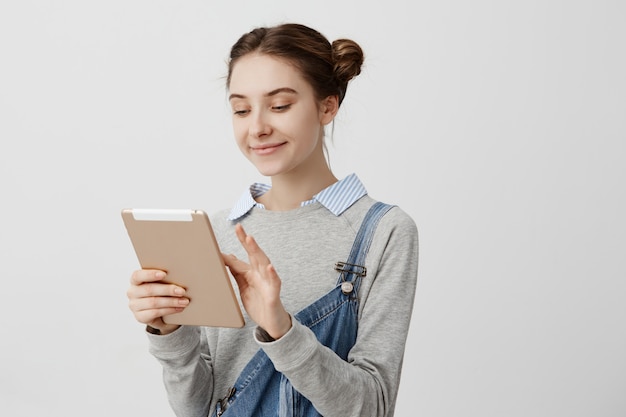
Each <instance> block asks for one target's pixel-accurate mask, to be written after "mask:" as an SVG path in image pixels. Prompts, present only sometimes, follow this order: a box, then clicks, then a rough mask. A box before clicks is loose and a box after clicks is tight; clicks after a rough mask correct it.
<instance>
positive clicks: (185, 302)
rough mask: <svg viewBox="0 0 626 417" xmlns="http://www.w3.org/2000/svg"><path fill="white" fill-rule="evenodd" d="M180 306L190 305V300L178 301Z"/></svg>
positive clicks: (182, 299)
mask: <svg viewBox="0 0 626 417" xmlns="http://www.w3.org/2000/svg"><path fill="white" fill-rule="evenodd" d="M178 304H180V305H181V306H186V305H187V304H189V299H188V298H181V299H180V300H178Z"/></svg>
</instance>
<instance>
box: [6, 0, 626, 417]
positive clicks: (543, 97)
mask: <svg viewBox="0 0 626 417" xmlns="http://www.w3.org/2000/svg"><path fill="white" fill-rule="evenodd" d="M214 3H217V4H214ZM625 12H626V6H625V5H624V3H623V2H620V1H602V0H595V1H591V0H589V1H557V0H544V1H536V0H531V1H524V2H521V1H520V2H507V1H496V0H491V1H489V0H479V1H473V2H465V1H437V2H434V1H433V2H422V1H417V2H409V1H407V2H401V1H385V2H373V1H372V2H364V1H342V2H338V1H324V0H318V1H315V2H294V1H276V2H271V3H262V2H258V1H238V2H209V1H191V0H185V1H163V0H150V1H148V0H146V1H139V0H127V1H119V0H110V1H106V2H104V1H101V2H95V1H82V0H74V1H69V0H57V1H54V2H48V1H43V0H30V1H29V0H21V1H13V2H10V1H3V2H2V3H1V4H0V141H1V142H0V143H1V145H0V181H1V183H0V185H1V188H0V192H1V196H2V197H1V201H2V203H1V204H0V214H1V216H0V256H1V261H0V266H1V270H2V274H1V278H0V279H1V283H2V285H1V288H2V290H1V292H0V294H1V295H2V296H1V297H0V298H1V300H2V301H1V302H0V317H2V325H1V326H0V327H1V331H0V334H1V336H0V340H1V349H2V351H1V353H2V355H0V415H3V416H33V415H45V416H83V415H91V416H111V415H120V416H122V415H124V416H126V415H151V416H171V415H172V413H171V412H170V410H169V408H168V405H167V402H166V399H165V394H164V390H163V388H162V385H161V381H160V369H159V366H158V364H157V363H156V361H155V360H154V359H153V358H152V357H151V356H150V355H149V354H148V352H147V349H146V348H147V342H146V338H145V336H144V334H143V332H142V327H141V325H139V324H138V323H136V322H135V321H134V319H133V317H132V315H131V313H130V311H129V310H128V308H127V305H126V296H125V291H126V288H127V283H128V277H129V274H130V272H131V271H132V270H133V269H135V268H136V267H137V263H136V259H135V258H134V253H133V252H132V248H131V246H130V243H129V241H128V238H127V236H126V234H125V230H124V227H123V224H122V221H121V218H120V215H119V211H120V209H121V208H123V207H128V206H143V207H147V206H153V207H156V206H161V207H197V208H203V209H206V210H208V211H214V210H217V209H219V208H223V207H227V206H229V205H230V204H231V203H232V202H233V199H235V198H236V197H237V196H238V195H239V193H240V192H241V191H242V190H243V188H245V187H246V186H247V185H248V183H250V182H252V181H256V180H258V179H260V178H259V177H258V174H257V173H256V172H255V171H254V170H253V169H252V167H250V166H248V164H247V162H245V160H244V159H243V158H241V157H240V155H239V154H238V150H237V149H236V147H235V146H234V144H233V141H232V138H231V132H230V116H229V111H228V108H227V106H226V100H225V92H224V88H223V79H222V76H223V75H224V74H225V65H224V61H225V59H226V56H227V52H228V49H229V47H230V45H231V44H232V43H233V42H234V41H235V40H236V38H237V37H238V36H239V35H240V34H242V33H243V32H245V31H247V30H249V29H251V28H253V27H255V26H257V25H263V24H274V23H279V22H283V21H299V22H302V23H305V24H309V25H311V26H314V27H316V28H318V29H319V30H320V31H322V32H323V33H324V34H326V35H327V36H328V37H329V38H331V39H334V38H338V37H351V38H353V39H355V40H357V41H359V42H360V43H361V44H362V46H363V48H364V49H365V52H366V54H367V60H366V67H365V69H364V73H363V74H362V75H361V76H360V77H359V78H358V79H357V80H355V82H354V83H353V84H352V85H351V87H350V89H349V91H348V96H347V98H346V101H345V104H344V106H343V107H342V110H341V114H340V117H339V119H338V120H337V123H336V126H335V135H334V146H331V147H330V150H331V156H332V162H333V167H334V169H335V171H336V174H337V175H339V176H344V175H346V174H347V173H350V172H353V171H354V172H357V173H358V174H359V175H360V177H361V178H362V180H364V182H365V184H366V185H367V187H368V189H369V191H370V194H371V195H373V196H374V197H376V198H379V199H381V200H385V201H388V202H393V203H397V204H399V205H400V206H401V207H403V208H404V209H405V210H406V211H407V212H409V213H410V214H411V215H412V216H413V217H414V218H415V220H416V222H417V223H418V226H419V229H420V239H421V253H420V256H421V259H420V262H421V263H420V272H419V285H418V290H417V300H416V306H415V311H414V315H413V321H412V326H411V331H410V334H409V340H408V345H407V356H406V359H405V367H404V373H403V385H402V387H401V391H400V395H399V399H398V409H397V414H396V415H398V416H417V415H419V416H428V417H448V416H481V417H485V416H524V417H526V416H568V417H572V416H581V417H582V416H591V415H594V416H604V417H612V416H623V415H625V414H626V396H624V391H625V389H626V359H625V355H624V352H626V326H625V325H624V322H625V319H626V303H625V301H624V300H625V299H626V282H625V278H626V256H625V251H626V244H625V236H626V221H625V220H624V213H626V187H625V180H626V169H625V168H624V166H625V163H624V161H625V160H626V122H625V120H626V118H625V116H626V99H625V97H626V81H625V79H626V78H625V77H624V74H626V58H625V52H624V51H626V45H625V43H626V42H625V40H626V26H625V25H624V16H625Z"/></svg>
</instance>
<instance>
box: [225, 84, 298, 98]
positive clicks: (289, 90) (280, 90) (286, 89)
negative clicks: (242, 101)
mask: <svg viewBox="0 0 626 417" xmlns="http://www.w3.org/2000/svg"><path fill="white" fill-rule="evenodd" d="M280 93H287V94H294V95H295V94H298V92H297V91H296V90H294V89H293V88H289V87H281V88H277V89H275V90H272V91H270V92H268V93H266V94H265V97H272V96H275V95H277V94H280ZM234 98H246V96H244V95H243V94H231V95H230V96H228V100H229V101H230V100H232V99H234Z"/></svg>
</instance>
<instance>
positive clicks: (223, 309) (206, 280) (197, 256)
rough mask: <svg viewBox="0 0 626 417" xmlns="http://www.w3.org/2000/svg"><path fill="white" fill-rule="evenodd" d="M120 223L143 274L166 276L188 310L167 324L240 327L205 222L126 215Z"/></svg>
mask: <svg viewBox="0 0 626 417" xmlns="http://www.w3.org/2000/svg"><path fill="white" fill-rule="evenodd" d="M122 218H123V220H124V224H125V226H126V230H127V232H128V236H129V237H130V240H131V242H132V245H133V247H134V249H135V253H136V254H137V258H138V260H139V264H140V265H141V268H142V269H160V270H163V271H165V272H167V277H166V279H165V281H166V282H169V283H175V284H177V285H180V286H181V287H184V288H185V289H186V290H187V297H189V299H190V302H189V305H188V306H187V307H186V308H185V310H183V311H182V312H180V313H176V314H171V315H168V316H165V317H163V321H165V322H166V323H171V324H185V325H194V326H213V327H243V325H244V318H243V315H242V311H241V307H240V305H239V302H238V300H237V297H236V295H235V291H234V288H233V285H232V282H231V280H230V276H229V274H228V271H227V269H226V266H225V265H224V261H223V259H222V256H221V252H220V249H219V247H218V245H217V241H216V240H215V235H214V234H213V229H212V227H211V223H210V222H209V218H208V216H207V215H206V213H205V212H203V211H201V210H167V209H166V210H162V209H124V210H122Z"/></svg>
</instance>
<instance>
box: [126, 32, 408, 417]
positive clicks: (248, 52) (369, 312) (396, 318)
mask: <svg viewBox="0 0 626 417" xmlns="http://www.w3.org/2000/svg"><path fill="white" fill-rule="evenodd" d="M362 63H363V52H362V51H361V48H360V47H359V46H358V45H357V44H356V43H355V42H353V41H351V40H347V39H340V40H337V41H335V42H333V43H332V44H331V43H329V42H328V40H327V39H326V38H325V37H324V36H323V35H321V34H320V33H319V32H317V31H315V30H313V29H311V28H308V27H306V26H303V25H298V24H284V25H279V26H275V27H270V28H257V29H255V30H253V31H251V32H250V33H247V34H244V35H243V36H242V37H241V38H240V39H239V40H238V41H237V42H236V43H235V44H234V45H233V47H232V49H231V53H230V61H229V68H228V78H227V87H228V91H229V101H230V105H231V108H232V111H233V130H234V136H235V139H236V141H237V144H238V145H239V148H240V150H241V152H242V153H243V154H244V156H245V157H246V158H248V160H250V162H252V163H253V164H254V166H255V167H256V168H257V169H258V170H259V172H260V173H261V174H262V175H264V176H268V177H270V178H271V186H269V185H262V184H254V185H252V186H251V187H250V189H249V191H247V192H246V193H245V194H244V195H243V196H242V197H241V199H240V200H239V201H238V202H237V203H236V204H235V206H234V208H232V209H231V210H228V211H223V212H220V213H217V214H216V215H214V216H212V222H213V228H214V231H215V233H216V236H217V239H218V242H219V244H220V247H221V249H222V251H223V252H224V260H225V263H226V265H227V266H228V268H229V270H230V272H231V273H232V275H233V277H234V278H235V280H236V282H237V286H238V289H239V294H240V298H241V302H242V304H243V307H244V309H245V312H246V322H247V324H246V326H245V327H244V328H243V329H221V328H204V327H203V328H198V327H192V326H180V327H179V326H176V325H168V324H165V323H164V322H163V320H162V319H161V317H162V316H164V315H167V314H171V313H175V312H179V311H182V309H184V308H185V306H186V305H187V304H188V303H189V300H188V299H186V298H185V292H184V289H183V288H180V287H177V286H175V285H171V284H163V283H161V282H160V281H161V280H163V278H165V273H164V272H162V271H154V270H139V271H135V272H134V273H133V274H132V277H131V286H130V288H129V290H128V297H129V306H130V308H131V310H132V311H133V313H134V315H135V318H136V319H137V320H138V321H139V322H141V323H145V324H146V325H147V330H148V332H149V335H148V337H149V339H150V351H151V353H152V354H153V355H154V356H155V357H156V358H157V359H158V360H159V362H160V363H161V364H162V366H163V375H164V383H165V387H166V389H167V392H168V397H169V401H170V404H171V406H172V408H173V409H174V411H175V413H176V414H177V415H179V416H201V415H202V416H206V415H224V416H228V415H233V416H246V415H257V416H270V415H281V416H283V415H284V416H292V415H293V416H300V415H302V416H317V415H323V416H327V417H328V416H342V417H345V416H359V417H362V416H391V415H393V411H394V405H395V399H396V396H397V392H398V385H399V381H400V371H401V367H402V358H403V355H404V346H405V341H406V336H407V332H408V327H409V320H410V317H411V312H412V308H413V301H414V295H415V287H416V281H417V256H418V243H417V228H416V226H415V223H414V222H413V220H412V219H411V218H410V217H409V216H408V215H407V214H406V213H405V212H403V211H402V210H401V209H400V208H398V207H391V206H388V205H382V204H380V203H377V202H376V201H375V200H374V199H372V198H371V197H369V196H368V195H367V192H366V190H365V187H364V186H363V185H362V184H361V182H360V181H359V179H358V177H357V176H356V175H354V174H352V175H349V176H348V177H346V178H343V179H342V180H340V181H339V180H338V179H337V178H336V177H335V176H334V174H333V173H332V171H331V169H330V167H329V165H328V163H327V160H326V157H325V146H324V129H325V127H326V126H327V125H329V124H330V123H332V121H333V120H334V117H335V115H336V114H337V111H338V110H339V107H340V105H341V103H342V100H343V98H344V97H345V94H346V88H347V85H348V82H349V81H350V80H351V79H352V78H353V77H355V76H356V75H358V74H359V73H360V70H361V65H362ZM368 213H369V214H368ZM366 214H367V215H366ZM253 236H254V237H253Z"/></svg>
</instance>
